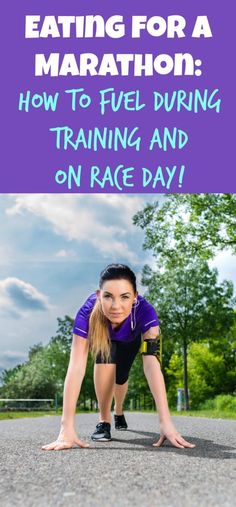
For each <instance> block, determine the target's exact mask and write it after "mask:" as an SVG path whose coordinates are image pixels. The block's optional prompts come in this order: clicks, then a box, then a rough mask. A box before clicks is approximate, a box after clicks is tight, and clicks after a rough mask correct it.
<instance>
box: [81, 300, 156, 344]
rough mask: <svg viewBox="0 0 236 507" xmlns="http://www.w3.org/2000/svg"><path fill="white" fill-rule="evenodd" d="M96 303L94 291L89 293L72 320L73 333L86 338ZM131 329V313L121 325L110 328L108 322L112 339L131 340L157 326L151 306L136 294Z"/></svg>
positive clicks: (154, 312)
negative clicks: (116, 327)
mask: <svg viewBox="0 0 236 507" xmlns="http://www.w3.org/2000/svg"><path fill="white" fill-rule="evenodd" d="M95 303H96V293H95V292H94V293H93V294H91V295H90V296H89V297H88V299H87V300H86V301H85V303H84V304H83V305H82V306H81V308H80V309H79V310H78V312H77V315H76V317H75V320H74V326H73V333H74V334H76V335H79V336H82V337H83V338H87V336H88V329H89V317H90V314H91V312H92V309H93V307H94V305H95ZM132 321H133V329H132V328H131V314H130V315H129V316H128V317H127V318H126V319H125V320H124V322H122V324H121V326H120V327H119V328H118V329H117V330H115V329H112V327H111V323H110V322H109V336H110V339H111V340H112V341H119V342H131V341H133V340H134V339H135V338H136V336H138V335H140V334H141V333H142V334H143V333H145V332H146V331H148V329H150V328H151V327H154V326H159V324H160V323H159V319H158V316H157V313H156V311H155V309H154V308H153V306H152V305H151V304H150V303H148V301H147V300H146V299H145V298H144V297H142V296H140V295H138V298H137V303H136V305H135V307H134V308H132Z"/></svg>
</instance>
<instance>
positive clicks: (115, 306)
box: [112, 299, 119, 308]
mask: <svg viewBox="0 0 236 507" xmlns="http://www.w3.org/2000/svg"><path fill="white" fill-rule="evenodd" d="M112 307H113V308H119V300H117V299H113V300H112Z"/></svg>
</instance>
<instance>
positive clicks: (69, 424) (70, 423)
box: [61, 417, 75, 429]
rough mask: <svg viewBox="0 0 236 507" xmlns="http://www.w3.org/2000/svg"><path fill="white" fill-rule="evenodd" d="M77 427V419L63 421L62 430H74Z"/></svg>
mask: <svg viewBox="0 0 236 507" xmlns="http://www.w3.org/2000/svg"><path fill="white" fill-rule="evenodd" d="M74 427H75V419H74V417H73V419H64V418H62V419H61V428H62V429H74Z"/></svg>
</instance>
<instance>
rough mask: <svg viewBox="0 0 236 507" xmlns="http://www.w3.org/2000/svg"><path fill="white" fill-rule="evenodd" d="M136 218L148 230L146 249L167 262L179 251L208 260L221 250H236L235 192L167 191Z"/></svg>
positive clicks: (190, 256) (137, 214) (146, 232)
mask: <svg viewBox="0 0 236 507" xmlns="http://www.w3.org/2000/svg"><path fill="white" fill-rule="evenodd" d="M133 220H134V224H136V225H138V226H140V227H141V228H142V229H144V230H145V242H144V248H145V249H151V250H152V251H153V253H154V255H155V256H159V258H160V259H161V260H164V261H165V263H166V262H167V261H172V262H173V261H174V259H175V256H176V252H178V253H182V254H184V256H185V257H186V255H188V257H189V258H192V257H195V256H197V257H199V256H200V257H201V258H202V259H205V260H206V259H209V258H211V257H213V256H214V255H215V253H216V252H217V251H218V250H220V249H221V250H222V249H226V248H228V249H230V250H231V251H232V252H233V253H235V252H236V194H167V195H166V198H165V200H164V203H163V204H161V206H159V203H158V202H156V203H154V204H148V205H147V206H146V207H145V208H144V209H143V210H142V211H139V212H138V213H136V215H135V216H134V218H133Z"/></svg>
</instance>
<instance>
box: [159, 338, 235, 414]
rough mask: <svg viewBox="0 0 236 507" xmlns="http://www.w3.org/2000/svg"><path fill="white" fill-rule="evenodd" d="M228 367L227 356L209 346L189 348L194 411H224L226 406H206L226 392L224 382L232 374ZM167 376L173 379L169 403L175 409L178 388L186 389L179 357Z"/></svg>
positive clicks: (170, 367)
mask: <svg viewBox="0 0 236 507" xmlns="http://www.w3.org/2000/svg"><path fill="white" fill-rule="evenodd" d="M227 367H228V365H227V363H226V362H225V360H224V357H223V355H222V354H221V355H219V354H217V353H214V352H213V351H211V350H210V346H209V343H207V342H203V343H192V344H191V345H190V346H189V352H188V373H189V391H190V401H191V404H190V405H191V408H193V409H194V408H195V409H196V408H200V407H201V408H206V409H207V408H212V409H217V410H221V409H223V406H218V405H209V406H208V405H202V404H203V403H204V402H205V401H206V400H208V399H209V398H212V397H213V396H215V395H217V394H218V393H222V392H223V391H224V379H225V377H226V375H227V373H228V372H227ZM167 373H168V375H169V377H170V387H169V390H168V400H169V403H170V405H171V406H172V407H174V406H176V391H177V388H178V387H183V383H182V374H183V366H182V361H181V358H180V356H179V355H178V354H173V356H172V357H171V360H170V363H169V367H168V368H167ZM232 392H233V390H232ZM225 408H229V407H225Z"/></svg>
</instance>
